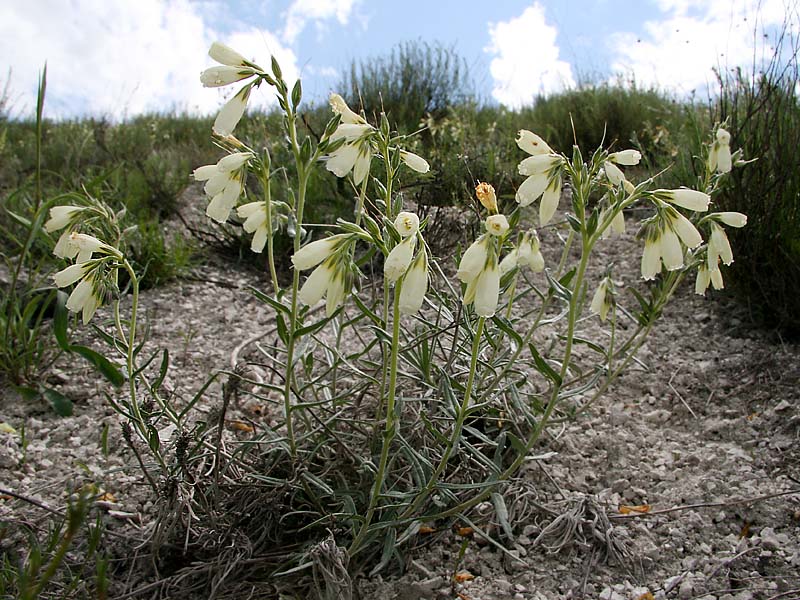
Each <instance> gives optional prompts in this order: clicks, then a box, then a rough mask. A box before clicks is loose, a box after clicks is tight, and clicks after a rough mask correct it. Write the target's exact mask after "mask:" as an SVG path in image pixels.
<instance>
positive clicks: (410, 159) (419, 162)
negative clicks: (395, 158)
mask: <svg viewBox="0 0 800 600" xmlns="http://www.w3.org/2000/svg"><path fill="white" fill-rule="evenodd" d="M400 158H401V160H402V161H403V162H404V163H405V164H406V166H407V167H408V168H410V169H412V170H413V171H416V172H417V173H427V172H428V171H430V170H431V166H430V165H429V164H428V161H427V160H425V159H424V158H422V157H421V156H418V155H416V154H414V153H413V152H408V151H406V150H400Z"/></svg>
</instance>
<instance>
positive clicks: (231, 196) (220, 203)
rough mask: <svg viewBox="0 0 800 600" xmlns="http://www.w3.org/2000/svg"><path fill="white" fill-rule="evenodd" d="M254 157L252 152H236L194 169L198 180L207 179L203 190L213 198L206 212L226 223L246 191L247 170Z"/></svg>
mask: <svg viewBox="0 0 800 600" xmlns="http://www.w3.org/2000/svg"><path fill="white" fill-rule="evenodd" d="M252 159H253V154H252V153H251V152H234V153H232V154H229V155H227V156H224V157H222V158H221V159H220V160H219V162H217V164H215V165H204V166H202V167H198V168H197V169H195V170H194V178H195V179H196V180H197V181H205V182H206V183H205V186H203V190H204V191H205V193H206V195H208V196H209V197H210V198H211V202H209V204H208V206H207V207H206V214H207V215H208V216H209V217H211V218H212V219H214V220H215V221H217V222H218V223H224V222H225V221H227V220H228V217H229V216H230V214H231V210H233V207H234V206H236V202H237V201H238V200H239V196H241V195H242V192H243V191H244V179H245V172H246V170H247V165H248V163H249V162H250V161H251V160H252Z"/></svg>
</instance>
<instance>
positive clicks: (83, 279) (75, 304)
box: [53, 263, 100, 325]
mask: <svg viewBox="0 0 800 600" xmlns="http://www.w3.org/2000/svg"><path fill="white" fill-rule="evenodd" d="M53 280H54V281H55V284H56V286H58V287H60V288H62V287H67V286H70V285H72V284H73V283H75V282H79V283H78V285H76V286H75V289H74V290H72V293H71V294H70V295H69V298H67V310H69V311H71V312H80V313H82V317H83V324H84V325H86V324H87V323H88V322H89V321H90V320H91V318H92V317H93V316H94V313H95V311H96V310H97V307H98V306H100V293H99V290H98V287H99V286H98V285H97V283H96V281H95V276H94V270H93V269H92V268H91V267H90V266H89V265H87V264H86V263H76V264H74V265H70V266H68V267H67V268H66V269H62V270H61V271H59V272H58V273H56V274H55V275H54V276H53Z"/></svg>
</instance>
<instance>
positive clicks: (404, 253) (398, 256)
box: [383, 235, 417, 284]
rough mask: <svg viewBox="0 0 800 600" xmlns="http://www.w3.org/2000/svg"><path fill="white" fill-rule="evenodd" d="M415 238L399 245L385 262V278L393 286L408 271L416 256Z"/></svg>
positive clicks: (412, 237)
mask: <svg viewBox="0 0 800 600" xmlns="http://www.w3.org/2000/svg"><path fill="white" fill-rule="evenodd" d="M416 239H417V238H416V237H415V236H413V235H412V236H409V237H407V238H406V239H404V240H403V241H402V242H400V243H399V244H397V245H396V246H395V247H394V248H392V251H391V252H389V255H388V256H387V257H386V260H385V261H384V262H383V277H384V279H385V280H386V282H387V283H389V284H393V283H394V282H395V281H397V280H398V279H400V277H402V276H403V274H404V273H405V272H406V271H407V270H408V267H409V265H410V264H411V259H412V258H413V256H414V246H415V242H416Z"/></svg>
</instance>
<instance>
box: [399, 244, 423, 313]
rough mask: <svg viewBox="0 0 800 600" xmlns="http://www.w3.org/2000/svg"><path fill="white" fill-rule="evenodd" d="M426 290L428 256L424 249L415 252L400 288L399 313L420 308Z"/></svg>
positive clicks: (417, 310)
mask: <svg viewBox="0 0 800 600" xmlns="http://www.w3.org/2000/svg"><path fill="white" fill-rule="evenodd" d="M427 292H428V256H427V254H426V252H425V250H424V249H422V250H420V251H419V252H418V253H417V257H416V258H415V259H414V262H413V263H411V266H410V267H409V269H408V271H407V272H406V275H405V277H404V278H403V287H402V288H401V289H400V303H399V309H400V314H403V315H413V314H416V313H417V312H419V309H420V308H422V303H423V301H424V300H425V294H426V293H427Z"/></svg>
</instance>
